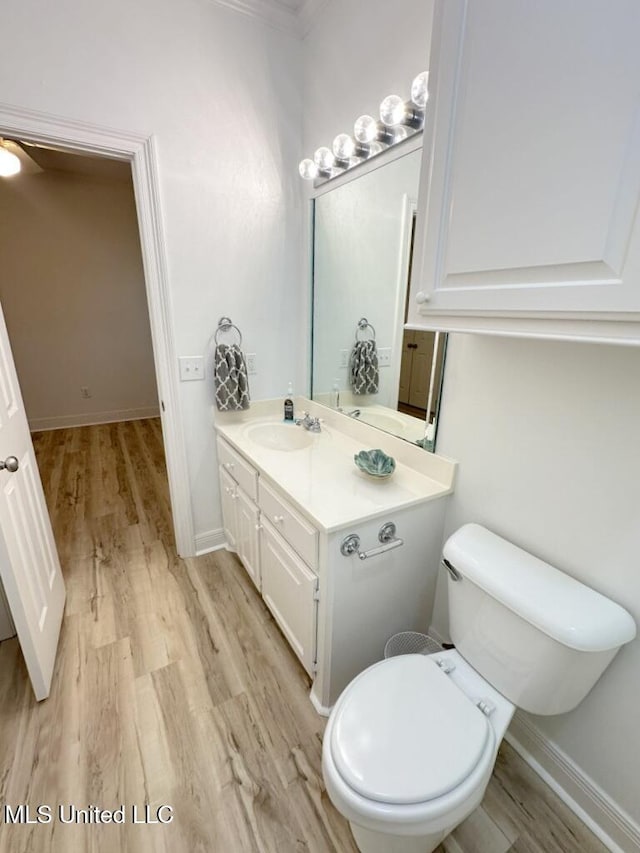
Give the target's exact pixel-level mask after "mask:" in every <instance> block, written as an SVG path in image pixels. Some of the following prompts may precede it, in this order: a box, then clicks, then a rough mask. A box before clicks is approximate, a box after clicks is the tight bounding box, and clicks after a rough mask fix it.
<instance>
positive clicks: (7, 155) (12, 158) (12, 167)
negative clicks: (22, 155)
mask: <svg viewBox="0 0 640 853" xmlns="http://www.w3.org/2000/svg"><path fill="white" fill-rule="evenodd" d="M20 167H21V164H20V160H19V158H18V157H17V156H16V155H15V154H13V153H12V152H11V151H8V150H7V149H6V148H5V147H4V140H3V139H1V138H0V178H9V177H11V175H17V174H18V172H19V171H20Z"/></svg>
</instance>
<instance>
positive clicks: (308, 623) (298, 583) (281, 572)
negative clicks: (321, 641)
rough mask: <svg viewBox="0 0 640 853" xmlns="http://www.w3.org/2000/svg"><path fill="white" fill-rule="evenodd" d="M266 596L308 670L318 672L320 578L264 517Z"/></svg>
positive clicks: (277, 620)
mask: <svg viewBox="0 0 640 853" xmlns="http://www.w3.org/2000/svg"><path fill="white" fill-rule="evenodd" d="M261 543H262V546H261V562H262V597H263V598H264V600H265V603H266V605H267V607H268V608H269V610H270V611H271V612H272V613H273V616H274V618H275V620H276V622H277V623H278V625H279V626H280V629H281V630H282V633H283V634H284V635H285V637H286V638H287V640H288V641H289V644H290V645H291V648H292V649H293V651H294V652H295V653H296V655H297V656H298V657H299V658H300V661H301V663H302V665H303V666H304V668H305V669H306V671H307V672H308V673H309V674H310V675H312V674H313V673H314V671H315V659H316V633H317V608H318V603H317V601H316V600H315V593H316V590H317V589H318V578H317V577H316V576H315V575H314V574H313V572H311V571H310V570H309V569H308V568H307V566H306V565H305V564H304V563H303V562H302V560H301V559H300V557H298V555H297V554H296V553H295V551H293V550H292V549H291V548H290V547H289V546H288V545H287V544H286V542H285V541H284V539H282V537H281V536H280V535H279V534H278V533H276V531H275V530H274V528H273V527H272V526H271V525H270V524H269V522H268V521H265V520H263V526H262V538H261Z"/></svg>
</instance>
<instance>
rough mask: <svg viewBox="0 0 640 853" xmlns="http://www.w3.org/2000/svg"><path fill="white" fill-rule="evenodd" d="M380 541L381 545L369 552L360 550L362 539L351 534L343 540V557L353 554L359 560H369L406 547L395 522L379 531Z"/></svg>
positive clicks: (341, 545)
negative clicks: (397, 531)
mask: <svg viewBox="0 0 640 853" xmlns="http://www.w3.org/2000/svg"><path fill="white" fill-rule="evenodd" d="M378 541H379V542H381V543H382V544H381V545H378V546H377V547H376V548H371V549H370V550H369V551H361V550H360V537H359V536H358V534H357V533H350V534H349V535H348V536H345V538H344V539H343V540H342V542H341V544H340V553H341V554H342V556H343V557H350V556H351V555H352V554H357V555H358V559H360V560H368V559H369V557H377V556H378V554H385V553H386V552H387V551H393V549H394V548H399V547H400V546H401V545H404V539H400V537H398V536H396V526H395V524H394V523H393V521H387V523H386V524H383V525H382V527H381V528H380V530H379V531H378Z"/></svg>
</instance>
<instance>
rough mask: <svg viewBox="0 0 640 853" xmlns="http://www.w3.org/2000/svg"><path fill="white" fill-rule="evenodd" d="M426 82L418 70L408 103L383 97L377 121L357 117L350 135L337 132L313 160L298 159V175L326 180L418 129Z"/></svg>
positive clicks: (396, 97) (425, 74) (426, 95)
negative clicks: (330, 146)
mask: <svg viewBox="0 0 640 853" xmlns="http://www.w3.org/2000/svg"><path fill="white" fill-rule="evenodd" d="M428 82H429V72H428V71H421V72H420V74H417V75H416V76H415V77H414V79H413V81H412V82H411V99H410V100H408V101H405V100H403V99H402V98H401V97H400V96H399V95H387V97H386V98H384V100H383V101H382V103H381V104H380V119H376V118H374V117H373V116H371V115H361V116H360V117H359V118H358V119H356V122H355V124H354V126H353V136H350V135H349V134H348V133H339V134H338V135H337V136H336V138H335V139H334V140H333V146H332V149H330V148H327V147H325V146H322V147H320V148H318V149H317V151H316V152H315V154H314V155H313V160H310V159H308V158H307V159H305V160H302V161H301V163H300V165H299V166H298V171H299V172H300V176H301V177H302V178H304V179H305V180H307V181H313V180H316V179H318V178H322V179H324V180H330V179H331V178H333V177H336V176H337V175H339V174H342V173H343V172H345V171H346V170H348V169H351V168H353V167H354V166H357V165H358V163H361V162H362V161H363V160H368V159H370V158H371V157H375V156H376V155H377V154H380V153H381V152H382V151H384V150H385V149H386V148H389V147H390V146H392V145H396V144H397V143H398V142H401V141H402V140H403V139H406V138H407V137H408V136H409V134H410V133H415V132H417V131H418V130H421V129H422V127H423V125H424V117H425V107H426V104H427V101H428V99H429V90H428Z"/></svg>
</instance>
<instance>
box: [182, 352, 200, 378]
mask: <svg viewBox="0 0 640 853" xmlns="http://www.w3.org/2000/svg"><path fill="white" fill-rule="evenodd" d="M178 364H179V365H180V381H181V382H192V381H193V380H194V379H204V358H203V357H202V356H201V355H181V356H180V358H179V359H178Z"/></svg>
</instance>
